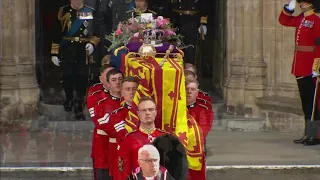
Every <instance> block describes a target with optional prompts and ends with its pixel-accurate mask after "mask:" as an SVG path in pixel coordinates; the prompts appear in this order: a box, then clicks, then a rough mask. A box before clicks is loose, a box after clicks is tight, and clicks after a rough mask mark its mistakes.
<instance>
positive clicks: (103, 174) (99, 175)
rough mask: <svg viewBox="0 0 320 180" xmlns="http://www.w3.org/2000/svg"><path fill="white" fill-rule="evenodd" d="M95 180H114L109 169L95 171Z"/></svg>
mask: <svg viewBox="0 0 320 180" xmlns="http://www.w3.org/2000/svg"><path fill="white" fill-rule="evenodd" d="M93 173H94V180H112V177H111V176H110V175H109V170H108V169H96V168H94V169H93Z"/></svg>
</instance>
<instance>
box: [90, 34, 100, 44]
mask: <svg viewBox="0 0 320 180" xmlns="http://www.w3.org/2000/svg"><path fill="white" fill-rule="evenodd" d="M99 42H100V38H97V37H96V36H93V37H92V38H91V40H90V43H91V44H93V45H94V46H97V45H98V44H99Z"/></svg>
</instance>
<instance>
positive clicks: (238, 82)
mask: <svg viewBox="0 0 320 180" xmlns="http://www.w3.org/2000/svg"><path fill="white" fill-rule="evenodd" d="M233 3H234V4H235V10H234V11H235V13H234V14H235V17H234V18H235V21H234V34H228V36H229V37H228V38H230V36H231V37H232V40H233V41H234V58H233V60H232V63H231V70H230V76H229V79H228V81H227V84H226V94H227V97H226V101H227V111H228V113H230V114H241V113H242V112H241V110H240V111H239V110H238V109H239V108H238V107H240V106H241V105H242V104H243V102H244V100H243V96H242V94H243V89H244V86H245V84H246V83H245V64H244V36H243V35H244V28H243V27H244V12H245V10H244V0H235V1H233ZM240 109H241V108H240Z"/></svg>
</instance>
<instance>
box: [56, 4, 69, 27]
mask: <svg viewBox="0 0 320 180" xmlns="http://www.w3.org/2000/svg"><path fill="white" fill-rule="evenodd" d="M62 13H63V8H61V9H60V10H59V13H58V19H59V20H60V21H61V26H62V29H61V31H62V32H63V31H64V30H65V28H66V27H68V31H70V28H71V14H70V12H68V13H66V14H65V15H63V16H62Z"/></svg>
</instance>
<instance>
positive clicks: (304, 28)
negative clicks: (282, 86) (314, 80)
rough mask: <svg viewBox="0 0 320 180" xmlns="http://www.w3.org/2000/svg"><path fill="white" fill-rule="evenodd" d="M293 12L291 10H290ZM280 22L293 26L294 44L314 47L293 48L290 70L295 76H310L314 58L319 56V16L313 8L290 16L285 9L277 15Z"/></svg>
mask: <svg viewBox="0 0 320 180" xmlns="http://www.w3.org/2000/svg"><path fill="white" fill-rule="evenodd" d="M292 13H293V12H292ZM279 22H280V24H282V25H284V26H289V27H295V28H296V32H295V45H296V46H297V45H300V46H309V47H314V51H313V52H306V51H305V50H295V52H294V58H293V63H292V69H291V72H292V74H294V75H295V76H310V75H311V74H312V65H313V61H314V59H315V58H320V46H319V45H320V42H319V41H320V40H319V38H320V18H319V15H317V14H315V13H314V12H313V10H311V11H308V12H305V13H301V14H300V15H298V16H292V14H291V13H289V12H287V11H286V10H285V9H284V10H283V11H282V12H281V14H280V16H279Z"/></svg>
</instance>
